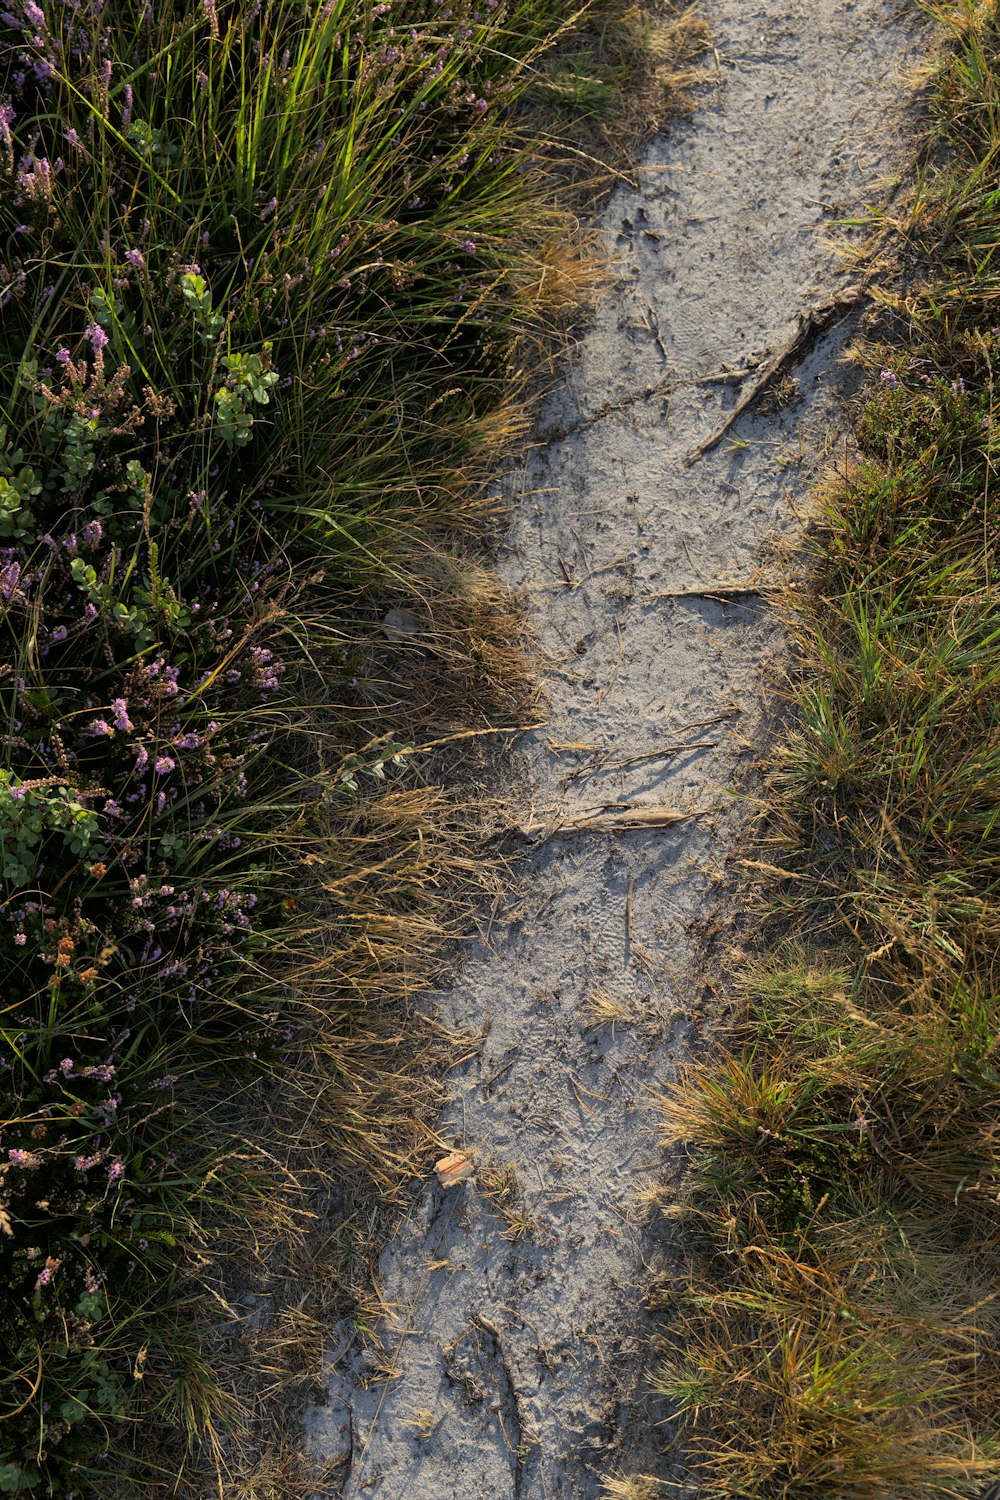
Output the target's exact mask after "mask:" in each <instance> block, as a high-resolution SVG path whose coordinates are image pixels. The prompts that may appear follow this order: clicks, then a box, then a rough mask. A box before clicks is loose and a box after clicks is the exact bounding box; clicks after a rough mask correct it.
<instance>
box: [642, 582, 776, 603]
mask: <svg viewBox="0 0 1000 1500" xmlns="http://www.w3.org/2000/svg"><path fill="white" fill-rule="evenodd" d="M765 587H766V585H764V584H761V585H759V586H758V587H756V588H755V587H754V585H753V584H749V583H714V584H713V583H707V584H705V586H704V587H703V588H700V589H664V590H663V592H662V593H659V594H643V596H642V599H643V603H645V602H646V601H647V600H653V599H745V598H749V597H752V596H753V595H755V594H756V595H762V594H763V593H764V589H765Z"/></svg>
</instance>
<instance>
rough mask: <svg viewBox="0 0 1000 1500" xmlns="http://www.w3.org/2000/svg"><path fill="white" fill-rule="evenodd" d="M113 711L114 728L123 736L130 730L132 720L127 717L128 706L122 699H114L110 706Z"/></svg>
mask: <svg viewBox="0 0 1000 1500" xmlns="http://www.w3.org/2000/svg"><path fill="white" fill-rule="evenodd" d="M111 707H112V708H113V710H114V716H115V728H116V729H120V730H121V731H122V733H123V734H125V733H127V731H128V730H130V729H131V728H132V720H131V719H130V718H129V716H128V704H127V703H126V702H125V699H124V698H116V699H115V701H114V703H113V704H112V705H111Z"/></svg>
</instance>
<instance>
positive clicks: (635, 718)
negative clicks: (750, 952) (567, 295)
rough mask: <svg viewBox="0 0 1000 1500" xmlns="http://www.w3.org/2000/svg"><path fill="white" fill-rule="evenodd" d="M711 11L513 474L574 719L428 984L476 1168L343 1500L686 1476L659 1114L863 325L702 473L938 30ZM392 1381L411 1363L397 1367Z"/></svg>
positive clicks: (841, 278)
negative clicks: (699, 82)
mask: <svg viewBox="0 0 1000 1500" xmlns="http://www.w3.org/2000/svg"><path fill="white" fill-rule="evenodd" d="M703 12H704V14H705V15H706V16H707V18H708V19H709V21H710V23H711V25H712V27H713V33H714V43H715V48H716V53H715V55H714V56H712V55H709V58H708V60H707V62H706V65H705V66H706V74H705V84H704V86H703V87H702V88H701V89H700V91H699V107H698V109H697V111H696V113H695V114H694V115H693V116H692V117H691V118H690V119H689V120H685V121H683V122H682V123H680V124H679V125H678V126H676V127H675V128H674V129H673V130H672V131H671V133H670V134H669V136H667V137H665V138H664V139H661V140H657V141H656V142H654V143H653V145H652V146H651V148H650V150H649V152H648V155H647V157H646V159H645V161H644V163H643V170H642V171H641V172H640V173H639V174H638V182H639V185H638V187H636V188H631V187H627V186H622V187H621V188H620V189H619V190H618V191H616V193H615V195H614V197H613V199H612V201H611V202H610V204H609V205H608V206H607V208H606V210H605V211H604V213H603V215H602V220H601V222H602V226H603V232H604V234H605V236H606V243H607V247H608V250H609V252H610V253H611V254H612V255H613V256H614V257H615V258H616V261H615V264H616V270H617V272H618V279H617V281H616V284H615V286H614V288H613V289H612V290H611V291H610V292H609V293H608V294H607V296H606V297H605V299H604V300H603V302H602V303H601V305H600V307H599V309H598V310H597V313H596V315H595V317H594V319H593V320H592V324H591V326H590V327H589V328H588V329H587V330H586V331H585V332H584V333H583V334H582V335H581V337H580V339H579V342H578V345H577V347H576V348H575V349H574V351H573V353H572V355H571V356H570V357H568V359H567V361H566V364H565V368H564V372H563V379H562V380H561V381H560V385H559V389H558V391H557V392H556V393H555V394H554V395H553V396H552V397H551V398H550V399H549V400H548V401H547V403H546V404H545V406H544V409H543V410H542V412H541V414H540V417H539V421H538V425H537V429H536V433H535V437H534V441H533V443H532V445H531V446H530V448H529V450H528V452H527V454H526V455H525V458H524V462H523V465H522V466H521V467H520V468H519V470H518V472H517V474H515V475H512V476H510V477H509V483H510V485H511V487H512V493H513V494H515V495H516V497H517V503H516V505H515V506H514V519H513V522H512V526H511V530H510V534H509V537H508V539H507V545H506V550H505V554H504V558H503V561H502V570H503V573H504V576H505V577H506V579H507V581H508V582H510V583H511V584H513V585H514V586H515V587H517V588H518V589H520V590H522V591H523V592H524V593H525V595H526V596H527V598H528V600H529V603H530V611H531V617H532V621H533V627H534V630H535V632H536V634H537V639H538V645H539V650H540V652H541V654H542V657H543V659H544V660H545V661H546V663H547V666H546V668H545V671H544V690H545V693H546V696H547V701H548V710H549V722H548V723H547V725H546V727H545V728H544V729H543V730H540V731H537V732H535V733H533V734H531V735H529V736H527V737H526V738H525V739H524V740H523V741H522V742H521V744H520V746H519V747H518V749H517V752H516V753H517V756H518V757H519V767H520V772H521V776H522V778H523V782H524V785H525V787H526V788H527V789H528V790H527V791H526V793H525V796H524V798H523V800H521V799H518V800H517V805H513V806H512V807H511V810H510V819H511V824H512V825H513V826H516V827H520V828H522V829H524V830H526V837H528V838H530V840H531V841H532V844H533V847H532V850H531V853H530V857H529V858H528V859H526V860H525V862H524V865H523V868H522V870H521V872H520V879H519V883H518V889H517V891H516V892H515V894H514V897H513V899H512V901H511V904H510V906H509V909H508V910H506V911H505V912H504V913H503V914H502V915H501V917H500V918H498V919H496V920H494V921H493V922H492V923H491V924H490V925H489V926H488V928H487V929H486V930H485V931H484V933H483V935H482V937H481V939H480V941H478V942H477V943H476V944H475V945H474V946H473V947H472V949H471V951H470V954H469V956H468V958H467V960H466V961H465V962H464V964H463V965H462V966H461V968H460V970H459V972H458V975H457V978H456V980H455V982H454V984H453V986H452V987H451V988H450V989H449V990H448V991H446V992H444V993H441V994H439V995H437V996H435V997H433V999H434V1002H435V1003H436V1005H437V1006H438V1007H439V1009H440V1012H441V1014H442V1016H443V1018H444V1019H445V1021H446V1022H448V1023H449V1024H450V1025H452V1026H454V1027H456V1028H457V1029H461V1030H467V1029H473V1030H475V1031H477V1032H479V1033H480V1034H481V1036H482V1045H481V1048H480V1049H479V1051H478V1053H477V1054H476V1055H475V1056H474V1057H472V1058H470V1059H469V1060H468V1061H467V1062H466V1063H464V1064H463V1065H462V1066H461V1067H459V1068H458V1069H456V1070H455V1072H454V1073H453V1074H452V1075H451V1078H450V1080H449V1084H450V1089H451V1102H450V1103H449V1104H448V1106H447V1108H446V1109H445V1112H444V1114H443V1117H442V1119H441V1120H440V1121H439V1124H438V1128H439V1130H440V1132H441V1134H442V1136H443V1137H444V1138H445V1139H446V1140H447V1141H449V1142H452V1143H453V1144H454V1146H455V1147H457V1148H460V1149H463V1150H467V1151H470V1152H471V1153H472V1154H473V1155H474V1158H475V1162H476V1172H475V1175H474V1176H473V1177H472V1178H470V1179H469V1180H467V1181H466V1182H464V1183H462V1184H461V1185H460V1186H456V1187H454V1188H450V1189H447V1190H445V1189H443V1188H442V1187H440V1186H439V1185H438V1183H437V1181H436V1180H435V1179H434V1177H433V1175H432V1174H429V1177H428V1181H427V1182H426V1184H425V1185H424V1186H423V1188H422V1189H421V1190H420V1191H419V1192H418V1193H416V1194H415V1196H414V1200H413V1203H412V1207H411V1210H410V1212H409V1213H408V1215H407V1217H406V1219H405V1222H404V1223H403V1224H402V1226H401V1227H400V1229H399V1231H398V1233H397V1234H396V1236H395V1238H394V1239H393V1240H392V1242H391V1243H390V1244H389V1245H387V1246H386V1247H385V1250H384V1253H383V1256H382V1260H381V1266H380V1283H381V1288H382V1293H383V1296H384V1297H385V1300H386V1303H387V1306H388V1307H389V1308H390V1314H389V1316H387V1318H386V1319H385V1322H384V1324H383V1326H382V1327H381V1329H380V1330H379V1335H380V1338H381V1341H382V1345H383V1348H382V1352H381V1354H375V1353H372V1352H371V1351H370V1349H369V1351H367V1352H366V1350H365V1348H364V1347H363V1346H362V1340H361V1339H360V1338H359V1337H356V1336H352V1330H351V1329H350V1328H349V1327H346V1326H345V1327H344V1328H341V1329H335V1330H332V1331H331V1345H330V1359H329V1368H328V1372H327V1386H328V1399H327V1403H326V1404H325V1405H323V1406H320V1407H317V1408H316V1409H315V1410H313V1411H312V1412H311V1413H310V1418H309V1430H310V1441H311V1444H312V1446H313V1449H314V1451H315V1453H316V1454H317V1456H322V1457H324V1458H326V1459H342V1460H343V1467H342V1469H341V1471H340V1473H341V1480H340V1485H342V1490H341V1489H340V1488H339V1487H335V1488H334V1489H325V1490H324V1491H323V1493H324V1494H336V1493H340V1492H342V1493H343V1495H344V1496H346V1497H350V1500H363V1497H367V1496H372V1497H375V1500H452V1497H455V1500H479V1497H481V1500H513V1497H519V1500H561V1497H564V1500H570V1497H573V1500H590V1497H596V1496H598V1495H600V1493H601V1481H602V1479H603V1478H604V1477H607V1476H609V1475H612V1474H625V1473H637V1472H646V1473H657V1474H659V1475H660V1476H661V1477H669V1476H670V1475H671V1474H672V1473H673V1472H674V1470H672V1468H671V1462H672V1461H671V1451H670V1450H671V1442H672V1434H671V1430H670V1428H669V1425H667V1426H665V1427H660V1428H656V1427H654V1425H653V1422H654V1420H655V1419H656V1417H657V1415H662V1413H659V1414H658V1413H657V1411H656V1408H655V1406H654V1405H652V1404H651V1403H650V1401H649V1399H648V1398H647V1396H646V1394H645V1385H644V1382H645V1376H646V1371H647V1364H648V1344H649V1333H650V1322H649V1320H648V1318H647V1314H646V1313H645V1311H644V1298H645V1295H646V1291H647V1288H648V1287H649V1285H650V1282H651V1279H652V1277H653V1276H654V1274H657V1273H658V1272H661V1271H663V1270H667V1271H669V1270H670V1266H671V1258H672V1256H674V1255H675V1251H674V1249H673V1247H672V1246H671V1243H670V1241H669V1237H668V1238H667V1239H664V1236H663V1234H662V1232H660V1233H657V1232H655V1231H654V1230H652V1229H651V1228H650V1225H649V1220H648V1215H647V1214H645V1213H644V1212H643V1209H642V1203H641V1194H642V1193H643V1191H644V1190H645V1189H648V1188H649V1187H650V1186H651V1185H653V1184H655V1183H657V1182H662V1181H663V1180H664V1174H665V1173H666V1180H668V1181H669V1180H670V1170H671V1163H670V1162H669V1161H667V1160H666V1159H665V1157H664V1153H663V1151H662V1149H661V1147H660V1145H659V1143H658V1140H657V1128H656V1114H655V1094H656V1092H657V1091H659V1090H663V1089H664V1088H665V1087H666V1086H668V1085H669V1082H670V1079H671V1077H672V1076H673V1075H674V1073H675V1071H676V1069H677V1067H678V1066H679V1065H681V1064H682V1063H683V1062H684V1060H685V1059H686V1058H688V1057H689V1056H691V1054H692V1051H693V1050H696V1049H697V1047H698V1045H699V1041H698V1038H699V1034H700V1030H701V1016H702V1013H703V1010H704V1008H705V999H706V996H705V987H706V986H705V974H706V971H705V939H706V934H711V933H713V932H715V931H716V930H717V929H718V928H719V927H720V924H722V925H723V927H724V924H725V922H726V920H727V919H728V916H729V914H730V913H731V892H732V890H733V887H734V882H736V881H737V880H738V872H737V870H736V869H735V867H734V864H735V862H734V860H733V859H732V855H733V851H734V849H736V848H737V847H738V842H739V839H740V836H741V832H742V831H743V830H744V829H745V826H746V822H747V818H748V817H749V814H750V810H751V800H750V799H752V795H753V790H754V786H755V784H756V783H755V776H756V774H757V773H756V771H755V768H754V767H755V760H756V758H757V757H758V756H759V753H760V742H761V736H762V733H764V731H765V729H766V723H767V720H768V716H769V714H770V713H771V712H772V706H771V703H770V701H769V694H772V693H773V684H774V682H775V680H776V678H777V677H778V676H779V675H780V670H781V666H782V663H783V660H784V657H785V644H784V641H783V638H782V634H781V630H780V626H779V624H778V623H777V622H776V620H775V619H774V617H773V614H772V612H771V611H770V610H769V609H768V607H767V606H766V604H765V603H764V601H763V599H762V598H761V597H760V596H759V595H758V594H757V593H755V592H754V589H755V587H756V586H757V585H759V584H760V582H761V581H762V580H766V579H767V577H768V574H769V570H770V569H772V567H773V564H772V563H770V562H769V561H768V557H769V549H770V548H771V546H772V545H773V543H774V540H775V539H776V538H780V537H786V538H788V537H794V535H795V530H796V528H797V527H798V526H799V525H800V524H801V523H800V519H799V517H798V515H797V507H796V505H795V504H794V503H793V502H794V501H796V500H797V501H798V502H800V503H801V502H803V501H804V499H805V496H806V494H807V491H808V486H809V482H810V479H811V476H812V475H813V474H814V473H815V472H816V470H817V468H818V467H820V466H822V465H823V464H825V463H829V462H831V461H836V458H837V455H838V453H843V451H844V444H845V442H849V438H848V437H847V436H846V434H845V431H844V416H843V402H844V390H845V383H846V384H849V382H850V380H851V378H852V377H851V375H850V373H849V371H848V370H847V369H846V367H845V366H844V365H843V363H842V361H841V358H840V356H841V354H842V351H843V348H844V345H845V343H846V342H847V341H848V340H849V339H850V337H851V336H852V334H853V333H854V332H855V330H856V327H857V317H858V313H857V311H853V312H852V311H850V310H849V309H844V310H838V312H837V314H836V315H835V316H834V317H832V318H830V319H829V320H828V321H827V322H826V324H825V326H824V327H823V328H822V329H821V330H820V331H819V332H817V333H815V334H814V336H812V337H810V338H808V339H806V340H805V341H804V343H803V344H802V345H801V347H799V348H798V349H797V350H796V354H795V356H793V358H792V359H791V360H790V361H789V369H788V371H787V372H786V374H785V376H784V377H783V379H782V381H781V382H780V384H779V382H777V381H775V382H772V389H771V392H770V393H769V395H767V396H765V397H763V398H762V400H761V401H757V402H755V403H754V404H753V405H751V407H750V409H749V410H748V411H747V412H746V413H744V414H743V415H742V416H740V417H739V418H738V420H737V421H736V422H735V423H734V424H733V426H732V427H731V428H730V430H729V432H728V433H727V434H726V436H725V437H724V438H723V439H722V441H721V442H720V443H719V444H718V445H717V446H716V447H715V448H714V449H713V450H712V451H711V452H709V453H707V454H706V455H705V456H704V457H702V458H700V459H699V460H698V461H696V462H694V463H691V464H689V463H688V461H687V460H688V459H689V457H690V455H691V453H692V450H694V449H695V448H696V447H697V445H698V444H699V443H700V442H701V441H702V440H703V439H704V438H705V437H706V436H708V435H709V434H711V433H712V431H713V430H714V429H715V428H716V427H717V425H718V424H719V423H720V421H721V420H722V419H723V418H724V417H725V415H726V412H727V411H729V410H731V409H732V408H733V407H734V405H735V404H736V402H737V401H738V399H739V398H740V395H741V394H742V393H745V392H746V391H747V389H748V388H749V384H748V383H749V382H752V380H753V379H754V372H757V373H759V372H760V371H761V370H762V369H763V368H765V367H766V362H767V359H768V358H769V357H771V356H773V355H774V354H776V353H778V352H780V351H781V350H782V349H784V348H785V347H786V346H787V345H788V343H789V341H790V340H791V339H792V338H793V337H794V336H795V335H796V333H797V331H798V330H799V329H800V327H801V324H800V316H801V315H803V314H805V313H806V312H807V310H808V309H810V308H813V307H816V306H818V305H821V304H824V303H826V302H827V301H828V300H829V299H830V298H831V297H833V296H836V295H837V294H838V293H841V292H843V291H844V289H845V288H848V287H850V286H851V285H852V284H853V283H852V279H851V277H850V276H845V275H844V274H843V273H842V271H841V270H840V269H839V268H838V264H837V261H836V258H835V256H834V254H833V252H832V250H831V248H830V246H829V243H828V241H827V235H828V233H829V231H830V230H831V228H832V227H833V224H834V221H835V220H836V219H837V218H839V217H842V216H847V215H850V214H852V213H854V212H855V211H856V210H857V209H858V208H859V207H860V206H861V205H862V204H863V203H864V202H865V201H866V200H867V201H871V200H872V199H873V198H875V197H877V196H878V195H879V193H880V191H881V188H880V183H881V180H882V178H883V176H884V174H885V173H886V172H887V171H888V170H889V169H890V167H891V164H892V162H893V160H894V159H895V158H896V157H898V155H899V152H900V147H901V140H902V136H903V133H904V131H905V123H904V122H903V121H902V119H901V110H902V106H903V104H904V101H905V100H906V99H907V97H908V95H909V92H910V90H909V86H908V84H907V81H906V77H905V68H906V67H907V66H908V65H910V64H912V63H913V62H914V61H915V60H916V57H917V55H918V52H917V48H918V40H919V39H918V36H917V32H916V29H915V21H914V18H913V17H912V16H911V15H909V14H908V13H906V12H903V13H902V14H901V13H900V8H899V6H898V5H896V6H888V5H886V4H883V3H880V0H763V3H761V0H704V4H703ZM800 356H801V357H800ZM733 372H736V373H733ZM739 372H743V374H742V375H740V373H739ZM707 377H712V378H711V379H708V378H707ZM717 377H722V378H717ZM775 397H777V398H779V400H780V401H782V402H785V403H786V404H783V405H781V404H777V403H776V400H775ZM723 588H725V589H729V590H731V592H729V593H726V594H724V595H723V594H720V592H719V591H720V590H721V589H723ZM567 746H576V747H577V748H576V749H568V748H565V747H567ZM734 793H736V794H735V795H734ZM667 813H677V814H682V815H683V817H682V818H680V819H676V818H670V817H668V816H667V815H666V814H667ZM727 893H730V894H729V904H727ZM723 937H724V931H723ZM712 1003H713V1002H711V1000H710V1001H709V1007H710V1006H711V1004H712ZM602 1018H603V1019H602ZM380 1362H382V1363H388V1364H389V1365H390V1366H392V1367H393V1368H394V1369H395V1370H397V1371H398V1374H397V1376H396V1378H394V1379H392V1380H389V1381H388V1382H386V1381H382V1380H371V1379H370V1378H369V1377H370V1376H371V1373H372V1370H373V1367H374V1365H375V1364H377V1363H380ZM673 1493H677V1491H673ZM682 1493H683V1491H682ZM690 1493H696V1491H694V1490H692V1491H690Z"/></svg>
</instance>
